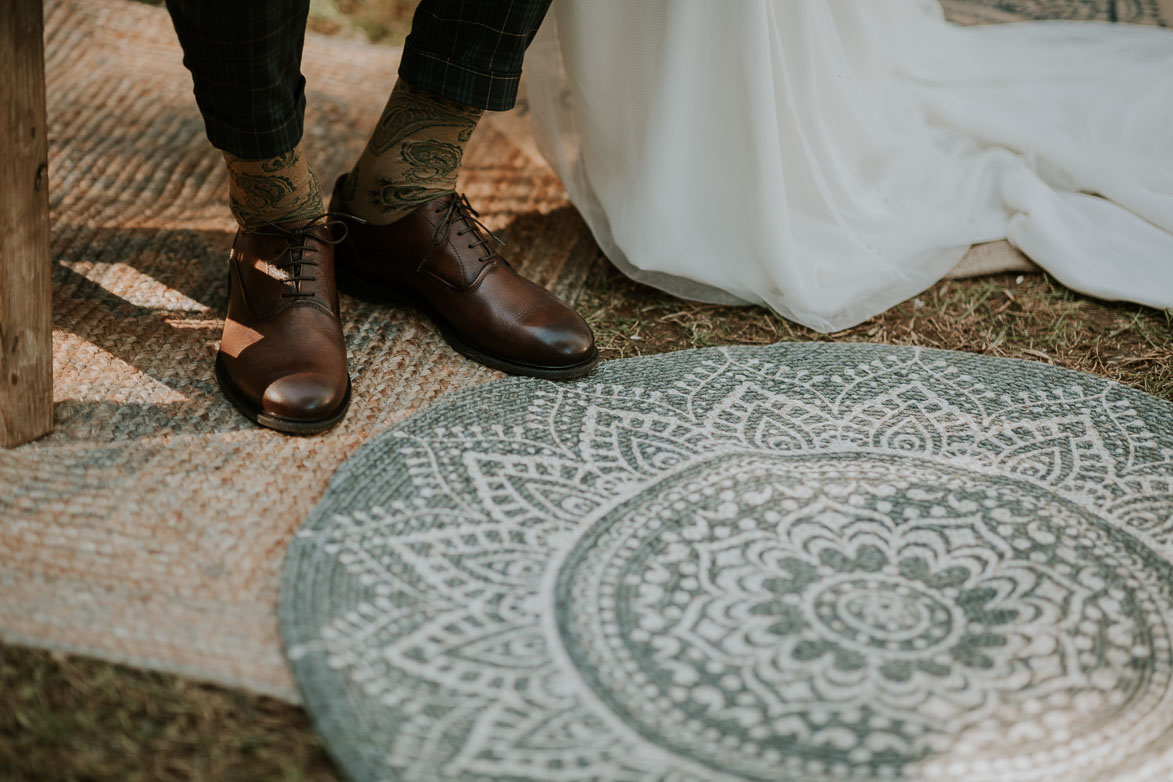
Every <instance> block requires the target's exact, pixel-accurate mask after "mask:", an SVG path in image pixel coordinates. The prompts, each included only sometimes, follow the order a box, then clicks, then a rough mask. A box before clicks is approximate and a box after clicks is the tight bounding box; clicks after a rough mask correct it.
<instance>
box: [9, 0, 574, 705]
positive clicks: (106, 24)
mask: <svg viewBox="0 0 1173 782" xmlns="http://www.w3.org/2000/svg"><path fill="white" fill-rule="evenodd" d="M46 5H47V8H46V14H47V20H46V21H47V34H46V38H47V40H46V51H47V59H48V63H47V71H48V73H47V77H48V97H49V121H50V133H51V137H50V152H51V160H50V172H51V173H50V178H51V198H52V213H51V218H52V253H53V262H54V279H53V289H54V298H53V308H54V321H55V322H54V326H55V328H54V381H53V382H54V390H55V401H56V428H55V430H54V432H53V433H52V435H50V436H49V437H46V438H45V439H43V440H41V441H39V442H36V443H34V444H31V445H28V446H25V447H21V448H18V449H15V450H12V451H0V487H2V488H0V638H3V639H4V640H7V641H12V642H19V643H27V644H34V645H37V646H43V647H51V648H58V649H65V650H71V651H80V652H85V653H89V654H93V655H98V656H100V657H104V658H109V659H114V660H121V661H125V662H129V663H133V664H136V665H141V666H148V667H151V668H157V669H163V670H169V671H175V672H181V673H185V674H189V675H193V676H198V677H200V678H205V679H211V680H214V681H218V682H222V683H226V684H235V685H242V686H244V687H247V688H249V689H252V690H256V691H260V692H266V693H272V694H275V695H279V696H282V697H286V698H294V697H295V691H294V688H293V686H292V682H291V680H290V678H289V674H288V671H287V668H286V665H285V662H284V659H283V657H282V655H281V650H280V641H279V638H278V634H277V625H276V616H275V603H276V598H277V581H278V572H279V566H280V562H281V557H282V554H283V552H284V549H285V545H286V542H287V541H288V539H289V538H290V536H291V535H292V533H293V530H294V529H296V527H297V525H298V524H299V523H300V522H301V521H302V520H303V519H304V517H305V515H306V514H307V513H308V512H309V510H310V508H311V507H313V504H314V502H316V501H317V500H318V499H319V498H320V497H321V494H322V492H323V490H324V489H325V487H326V482H327V481H328V479H329V477H330V475H331V473H332V472H333V471H334V469H335V468H336V467H337V466H338V465H339V464H341V463H342V461H343V460H344V459H345V458H346V457H347V456H348V455H349V454H350V453H351V452H352V451H353V450H354V449H355V448H356V447H358V446H359V445H360V444H361V443H362V442H364V441H365V440H366V439H367V438H368V437H370V436H371V434H373V433H374V432H377V431H379V430H380V429H382V428H384V427H385V426H387V425H388V424H390V423H391V422H393V421H396V420H398V419H399V418H401V417H403V416H405V415H407V414H408V413H410V412H412V411H413V410H416V409H417V408H419V407H420V406H422V405H426V404H428V403H429V402H430V401H432V400H433V399H435V398H436V397H438V396H439V395H440V394H442V393H444V392H445V391H448V390H451V389H454V388H461V387H464V386H468V385H472V384H476V383H480V382H483V381H485V380H489V379H492V378H494V377H496V376H497V374H496V373H494V372H491V371H489V370H486V369H482V368H480V367H478V366H477V365H474V364H472V363H470V362H468V361H466V360H464V359H463V358H461V357H460V356H458V355H456V354H455V353H453V352H452V351H451V350H449V349H448V348H447V347H446V346H445V345H444V344H443V343H442V342H441V341H440V340H439V339H438V338H437V337H436V334H435V332H434V330H433V329H432V327H431V326H430V325H428V324H427V322H426V321H424V320H422V319H420V318H418V317H417V316H415V315H414V314H412V313H411V312H410V311H408V310H401V309H382V308H378V307H374V306H368V305H365V304H363V303H361V302H359V301H356V300H352V299H349V298H345V297H344V298H343V301H342V310H343V316H344V319H345V323H344V328H345V333H346V338H347V344H348V346H349V349H350V367H351V374H352V376H353V381H354V395H353V398H354V401H353V404H352V405H351V408H350V412H349V415H348V416H347V418H346V420H345V421H344V422H343V424H342V425H341V426H339V427H338V428H337V429H336V430H335V431H333V432H331V433H330V434H327V435H325V436H322V437H316V438H311V439H301V438H290V437H285V436H282V435H278V434H275V433H272V432H268V431H265V430H262V429H258V428H256V427H254V426H253V425H251V424H250V423H248V422H247V421H246V420H245V419H244V418H242V417H241V416H240V415H239V414H238V413H236V412H235V410H233V408H232V407H231V406H230V405H229V404H228V403H227V402H226V401H225V400H224V398H223V397H222V395H221V394H220V392H219V390H218V388H217V386H216V382H215V379H214V376H213V369H212V361H213V358H214V355H215V350H216V345H217V341H218V340H219V336H220V330H221V327H222V324H223V321H222V318H223V314H224V306H225V291H226V288H225V282H226V277H225V275H226V270H227V266H226V264H225V260H226V258H227V255H228V250H229V247H230V245H231V242H232V237H233V232H234V230H235V225H234V224H233V222H232V218H231V216H230V215H229V213H228V210H227V207H226V194H227V186H226V180H225V175H224V171H223V161H222V158H221V156H220V154H219V153H218V152H216V151H215V150H214V149H212V148H211V147H210V145H209V144H208V142H207V141H206V140H205V138H204V132H203V123H202V120H201V119H200V116H199V114H198V112H197V110H196V107H195V102H194V99H193V98H192V94H191V90H192V87H191V77H190V76H189V74H188V73H187V71H185V70H184V69H183V67H182V64H181V58H182V54H181V52H180V49H179V46H178V43H177V41H176V39H175V35H174V32H173V31H172V29H171V25H170V21H169V19H168V17H167V14H166V12H165V11H163V10H162V9H161V8H154V7H149V6H144V5H140V4H138V3H132V2H126V0H84V2H83V1H82V0H50V1H49V2H48V3H47V4H46ZM397 61H398V52H396V51H394V50H391V49H388V48H386V47H375V46H370V45H367V44H365V43H363V42H357V41H353V40H341V39H333V38H326V37H321V36H315V35H310V36H309V37H308V39H307V41H306V46H305V66H304V70H305V73H306V76H307V80H308V86H307V94H308V103H309V109H308V114H307V125H306V138H305V146H306V149H307V152H308V153H309V154H310V155H311V156H312V159H313V165H314V167H315V169H316V170H317V172H318V173H319V175H320V176H321V177H322V180H323V181H324V182H326V184H327V186H328V185H329V183H330V182H332V181H333V177H334V176H335V175H336V174H338V173H340V172H341V171H343V170H345V169H346V167H347V166H348V165H349V164H350V163H351V162H352V161H353V160H354V159H355V158H356V157H357V155H358V153H359V151H360V150H361V148H362V145H363V144H364V143H365V140H366V139H365V135H366V133H368V132H369V129H370V128H372V127H373V126H374V123H375V121H376V119H377V118H378V115H379V112H380V111H381V109H382V107H383V104H384V103H385V101H386V97H387V93H388V92H389V90H390V88H391V85H392V83H393V81H394V78H395V71H396V67H397ZM466 161H467V171H466V173H465V176H464V179H463V181H462V184H463V187H464V189H465V190H466V191H467V192H468V194H469V197H470V199H471V201H472V202H473V203H474V204H475V205H476V206H477V207H478V208H480V209H481V210H482V213H483V214H485V215H486V219H485V222H486V223H487V224H488V225H489V226H490V228H492V229H493V230H494V231H498V232H499V233H500V234H501V236H502V237H503V238H504V239H505V240H506V241H508V242H509V244H510V247H509V248H508V250H509V252H510V256H509V257H510V259H511V261H513V262H514V263H515V264H516V265H517V266H518V267H519V268H520V270H521V271H522V273H524V274H526V275H527V276H530V277H531V278H533V279H536V280H537V281H539V282H541V283H543V284H546V285H549V286H551V287H552V288H553V289H554V290H555V291H556V292H558V293H559V294H560V295H562V296H563V297H564V298H567V299H572V298H573V297H574V295H575V293H576V292H577V290H578V288H579V286H580V285H581V281H582V278H583V275H584V273H585V270H586V268H587V266H588V265H589V263H590V262H591V261H592V260H593V259H594V257H595V255H596V253H597V250H596V248H595V246H594V243H593V241H592V240H591V239H590V236H589V234H588V233H587V232H586V231H585V228H584V227H583V225H582V223H581V221H580V219H579V218H578V216H577V214H576V213H575V212H574V211H573V210H572V209H571V208H570V207H569V206H568V204H567V202H566V200H565V196H564V193H563V190H562V188H561V186H560V185H559V183H558V182H557V180H556V179H555V178H554V177H553V176H552V174H550V173H549V171H548V170H547V169H545V168H542V167H539V166H538V165H536V164H535V163H534V161H533V160H532V159H531V158H530V157H529V156H528V155H527V154H526V153H525V152H524V151H523V150H522V149H520V148H519V147H518V146H517V145H516V144H514V143H512V142H510V141H509V140H508V138H507V137H506V136H504V135H502V134H501V133H500V132H499V131H498V130H497V129H495V128H494V126H493V121H492V120H490V121H488V122H487V123H485V124H484V125H483V126H482V127H481V128H480V130H479V131H478V133H477V134H476V136H475V137H474V139H473V145H472V147H471V148H470V149H469V151H468V153H467V156H466Z"/></svg>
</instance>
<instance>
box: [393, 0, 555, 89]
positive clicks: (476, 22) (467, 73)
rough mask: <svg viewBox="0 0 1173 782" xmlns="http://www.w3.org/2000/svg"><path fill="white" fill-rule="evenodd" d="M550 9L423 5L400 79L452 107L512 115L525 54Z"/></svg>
mask: <svg viewBox="0 0 1173 782" xmlns="http://www.w3.org/2000/svg"><path fill="white" fill-rule="evenodd" d="M549 7H550V0H484V1H478V2H464V0H423V2H421V3H420V5H419V7H418V8H417V9H416V12H415V17H414V18H413V19H412V24H411V35H409V36H408V37H407V43H406V45H405V46H404V48H403V60H402V61H401V63H400V66H399V75H400V77H402V78H403V79H405V80H407V81H408V82H410V83H411V84H412V85H413V86H415V87H418V88H420V89H423V90H427V91H428V92H431V93H434V94H436V95H439V96H441V97H444V98H447V99H448V100H451V101H455V102H457V103H463V104H466V105H468V106H473V107H475V108H478V109H484V110H487V111H506V110H508V109H511V108H513V104H514V102H515V101H516V100H517V84H518V81H519V80H520V79H521V64H522V60H523V58H524V57H525V50H526V48H527V47H528V46H529V44H530V41H532V40H533V38H534V35H535V34H536V33H537V31H538V27H539V26H541V24H542V20H543V19H544V18H545V17H546V11H547V9H549Z"/></svg>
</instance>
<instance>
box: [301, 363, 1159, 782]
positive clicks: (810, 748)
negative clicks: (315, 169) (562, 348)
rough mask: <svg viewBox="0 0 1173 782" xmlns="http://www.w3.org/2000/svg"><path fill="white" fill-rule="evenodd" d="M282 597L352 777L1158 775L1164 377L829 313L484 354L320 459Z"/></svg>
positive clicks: (997, 780) (985, 779)
mask: <svg viewBox="0 0 1173 782" xmlns="http://www.w3.org/2000/svg"><path fill="white" fill-rule="evenodd" d="M280 618H281V628H282V634H283V635H284V637H285V640H286V643H287V645H288V653H289V656H290V660H291V661H292V665H293V670H294V674H295V676H296V678H297V681H298V684H299V685H300V687H301V689H302V692H303V695H304V697H305V702H306V705H307V706H308V708H309V710H310V712H311V713H312V714H313V715H314V718H315V720H316V722H317V725H318V729H319V731H320V732H321V734H322V735H323V737H324V738H325V740H326V742H327V746H328V747H329V748H330V749H331V751H332V752H333V753H334V755H335V756H336V757H337V759H338V760H339V762H340V764H341V765H342V766H343V768H345V769H346V771H347V772H348V773H349V774H350V776H351V777H352V778H353V779H356V780H364V781H373V780H402V781H404V782H408V781H410V782H417V781H418V782H456V781H457V780H480V781H481V782H488V781H489V780H512V781H514V782H520V780H534V781H535V782H537V781H541V782H549V781H550V780H559V781H560V782H587V780H608V782H637V781H639V782H647V781H652V782H722V781H727V782H733V781H734V780H779V781H780V782H781V781H785V782H878V781H879V780H897V779H899V780H924V781H925V782H929V781H930V780H931V781H934V782H936V781H939V780H965V782H1028V781H1029V782H1053V781H1054V780H1064V782H1091V780H1097V781H1106V780H1113V781H1114V782H1166V781H1167V780H1169V779H1171V778H1173V404H1170V403H1169V402H1166V401H1163V400H1161V399H1158V398H1155V397H1151V396H1148V395H1146V394H1143V393H1141V392H1138V391H1135V390H1132V389H1128V388H1126V387H1123V386H1120V385H1118V384H1115V383H1112V382H1110V381H1107V380H1105V379H1102V378H1098V377H1094V376H1091V375H1084V374H1080V373H1075V372H1071V371H1068V370H1061V369H1057V368H1053V367H1048V366H1046V365H1043V364H1039V363H1036V362H1025V361H1017V360H1010V359H992V358H985V357H981V356H973V355H970V354H966V353H954V352H947V351H936V350H922V349H918V348H912V347H899V348H898V347H888V346H878V345H861V344H845V343H839V344H818V343H806V344H801V343H794V344H778V345H773V346H770V347H765V348H720V349H708V350H699V351H684V352H678V353H670V354H666V355H661V356H655V357H650V358H640V359H628V360H624V361H616V362H611V363H609V364H606V365H604V366H603V367H602V368H600V370H599V371H598V372H596V373H595V374H594V375H593V376H592V377H590V378H588V379H585V380H582V381H578V382H575V383H571V384H554V383H546V382H537V381H531V380H526V379H518V378H511V379H508V380H503V381H501V382H497V383H491V384H488V385H483V386H480V387H478V388H475V389H469V390H466V391H461V392H458V393H456V394H453V395H449V396H448V397H446V398H445V399H444V400H441V401H439V402H437V403H436V404H434V405H432V406H430V407H429V408H427V409H425V410H423V411H422V412H420V413H418V414H416V415H415V416H412V417H411V418H409V419H407V420H405V421H403V422H400V423H399V424H398V425H396V426H395V427H393V428H391V429H389V430H388V431H386V432H384V433H382V434H380V435H378V436H377V437H375V438H374V439H373V440H372V441H371V442H370V443H368V444H367V445H366V446H364V447H363V448H362V449H361V450H360V451H359V452H358V453H357V454H355V455H354V456H352V457H351V458H350V459H349V460H348V462H347V463H346V464H345V465H344V466H343V467H342V468H341V469H340V470H339V471H338V473H337V474H336V475H335V477H334V479H333V481H332V482H331V484H330V488H329V489H328V490H327V492H326V496H325V498H324V499H323V500H322V502H321V503H320V504H319V505H318V506H317V508H315V510H314V512H313V514H312V515H311V516H310V518H309V521H308V522H307V524H306V526H305V528H304V529H303V530H301V531H300V532H299V533H298V535H297V537H296V539H295V540H294V542H293V543H292V544H291V546H290V549H289V554H288V557H287V560H286V567H285V573H284V578H283V586H282V598H281V604H280Z"/></svg>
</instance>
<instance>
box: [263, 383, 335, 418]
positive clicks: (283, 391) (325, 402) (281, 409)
mask: <svg viewBox="0 0 1173 782" xmlns="http://www.w3.org/2000/svg"><path fill="white" fill-rule="evenodd" d="M345 398H346V381H345V380H344V379H342V380H339V379H337V378H333V377H329V376H327V375H324V374H318V373H310V372H299V373H296V374H292V375H286V376H284V377H281V378H278V379H277V380H274V381H273V382H272V383H270V384H269V385H268V387H267V388H266V389H265V394H264V397H263V398H262V400H261V406H262V408H263V409H264V411H265V412H266V413H268V414H270V415H275V416H280V417H281V418H289V419H293V420H297V421H314V420H320V419H322V418H328V417H329V416H331V415H332V414H334V413H335V412H337V411H338V409H339V407H340V406H341V405H342V403H343V401H344V400H345Z"/></svg>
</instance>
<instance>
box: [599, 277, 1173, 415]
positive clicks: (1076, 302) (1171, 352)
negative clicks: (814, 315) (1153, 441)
mask: <svg viewBox="0 0 1173 782" xmlns="http://www.w3.org/2000/svg"><path fill="white" fill-rule="evenodd" d="M578 306H579V309H580V311H581V312H582V313H583V314H584V315H585V316H586V318H587V321H588V322H589V323H590V324H591V326H592V327H593V328H594V329H595V333H596V335H597V337H598V340H599V347H600V350H601V352H602V353H603V356H604V357H605V358H625V357H628V356H638V355H646V354H650V353H662V352H665V351H669V350H679V349H682V348H694V347H709V346H713V345H765V344H770V343H773V342H778V341H793V340H803V341H817V342H875V343H883V344H891V345H922V346H925V347H932V348H944V349H948V350H963V351H967V352H970V353H981V354H984V355H989V356H1009V357H1013V358H1025V359H1031V360H1035V361H1045V362H1047V363H1050V364H1055V365H1057V366H1061V367H1067V368H1068V369H1077V370H1081V371H1084V372H1091V373H1094V374H1097V375H1102V376H1104V377H1108V378H1111V379H1113V380H1117V381H1119V382H1121V383H1125V384H1127V385H1130V386H1133V387H1135V388H1139V389H1140V390H1142V391H1146V392H1148V393H1150V394H1153V395H1154V396H1159V397H1162V398H1164V399H1169V400H1173V311H1165V312H1162V311H1159V310H1153V309H1149V308H1146V307H1141V306H1138V305H1133V304H1119V303H1111V302H1102V301H1098V300H1096V299H1091V298H1088V297H1086V296H1082V295H1080V294H1077V293H1073V292H1071V291H1069V290H1067V289H1066V288H1064V287H1062V286H1060V285H1059V284H1057V283H1056V282H1054V281H1053V280H1052V279H1051V278H1050V277H1048V276H1046V275H1043V274H1028V275H1019V276H1016V275H997V276H992V277H982V278H976V279H968V280H945V281H942V282H940V283H938V284H937V285H935V286H933V287H932V288H930V289H929V290H928V291H925V292H924V293H923V294H921V295H920V296H917V297H916V298H914V299H912V300H910V301H906V302H904V303H903V304H901V305H899V306H897V307H894V308H893V309H891V310H889V311H887V312H885V313H883V314H882V315H878V316H876V317H874V318H872V319H871V320H868V321H865V322H864V323H861V324H860V325H858V326H855V327H854V328H850V329H847V330H845V331H841V332H838V333H835V334H819V333H818V332H815V331H812V330H810V329H807V328H804V327H802V326H797V325H795V324H793V323H790V322H789V321H786V320H784V319H782V318H780V317H778V316H777V315H775V314H774V313H772V312H770V311H768V310H765V309H763V308H761V307H722V306H716V305H710V304H698V303H695V302H686V301H681V300H680V299H677V298H674V297H672V296H669V295H668V294H665V293H661V292H660V291H657V290H655V289H653V288H649V287H648V286H646V285H640V284H638V283H634V282H632V281H631V280H629V279H627V278H626V277H624V276H623V275H622V274H621V273H620V272H619V271H618V270H616V269H615V268H614V267H612V266H610V264H606V263H604V262H600V263H598V264H596V266H595V268H594V269H593V271H592V273H591V275H590V279H589V280H588V281H587V285H586V289H585V291H584V293H583V296H582V298H581V299H580V300H579V302H578Z"/></svg>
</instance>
